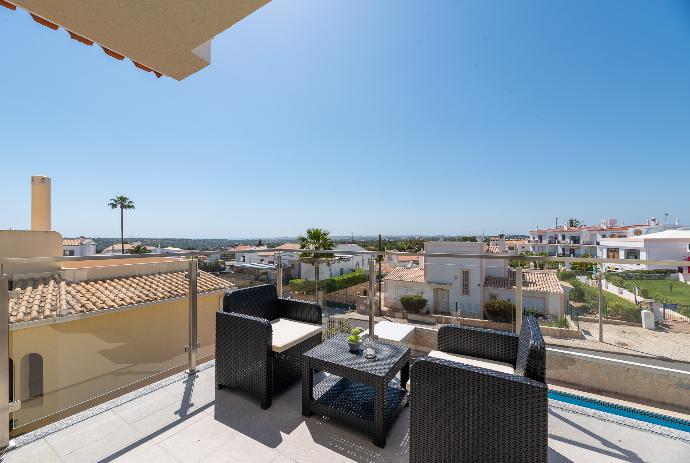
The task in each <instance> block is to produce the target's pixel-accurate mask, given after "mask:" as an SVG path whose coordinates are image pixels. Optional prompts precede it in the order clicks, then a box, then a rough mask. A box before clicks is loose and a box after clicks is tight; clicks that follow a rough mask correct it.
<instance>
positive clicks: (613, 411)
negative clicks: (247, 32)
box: [0, 250, 690, 462]
mask: <svg viewBox="0 0 690 463" xmlns="http://www.w3.org/2000/svg"><path fill="white" fill-rule="evenodd" d="M262 252H266V251H265V250H263V251H262ZM293 252H295V251H293ZM202 254H203V253H191V254H190V255H189V256H180V255H176V256H148V257H144V258H142V260H141V261H139V262H137V263H132V262H127V261H121V260H119V258H112V257H111V260H110V261H101V262H99V260H101V259H97V258H91V261H89V260H88V259H87V258H59V259H58V258H56V259H54V260H59V261H60V262H62V264H61V265H62V269H63V270H62V271H61V273H60V278H59V279H51V278H47V277H45V276H44V277H42V279H40V280H36V279H32V280H31V281H32V283H27V281H25V280H22V279H21V278H20V277H19V275H14V276H16V279H12V281H13V289H12V292H11V294H10V301H11V303H10V305H9V310H8V312H7V313H8V314H9V320H8V322H9V330H8V331H7V332H6V334H5V335H6V336H8V337H9V352H8V356H9V359H11V360H12V363H11V368H10V376H9V379H8V381H9V386H10V387H9V396H10V397H11V398H13V399H14V401H15V402H14V403H13V411H12V412H11V414H10V418H11V420H12V427H13V429H12V431H11V435H12V437H14V439H15V445H16V446H17V448H15V449H13V450H11V451H8V452H7V453H6V454H5V455H4V457H3V461H7V462H19V461H41V462H44V461H45V462H50V461H56V462H57V461H99V462H109V461H171V462H175V461H184V462H188V461H229V462H246V461H257V462H258V461H267V462H308V461H334V462H341V461H342V462H345V461H356V462H407V461H410V454H409V453H410V450H409V449H410V439H411V433H410V429H411V421H410V408H409V407H404V408H402V411H401V412H400V415H399V416H398V417H397V419H395V421H394V422H393V425H392V428H391V429H390V431H389V432H388V434H387V442H386V444H385V447H383V448H381V447H379V446H377V445H374V442H373V441H372V439H371V436H370V435H368V434H367V433H366V432H364V431H363V430H361V429H358V428H354V427H351V426H348V425H346V424H343V423H341V422H339V421H336V420H331V419H328V418H325V417H321V416H318V415H317V414H314V415H312V416H310V417H305V416H303V415H302V409H301V406H300V404H301V403H302V389H301V383H300V382H299V381H298V382H295V383H294V384H292V385H291V386H289V387H288V388H287V389H286V390H285V391H283V392H281V393H278V394H276V395H275V396H274V397H273V402H272V405H271V406H270V407H269V408H268V409H266V410H262V409H261V407H260V406H259V403H258V402H257V400H255V398H252V397H250V396H248V395H247V394H245V393H242V392H239V391H236V390H232V389H228V388H224V389H220V390H218V389H217V388H216V377H215V373H216V372H215V368H216V367H215V359H214V355H215V354H214V347H215V343H216V339H215V333H214V323H215V322H214V316H215V312H216V311H217V310H218V309H219V307H220V306H221V305H222V296H223V293H224V292H225V291H226V290H231V291H232V290H234V288H235V287H238V288H239V287H252V286H255V285H259V284H263V283H264V282H263V281H260V280H252V279H251V278H249V277H248V276H247V275H244V274H243V275H241V276H240V275H234V274H222V275H211V274H209V273H207V272H203V271H201V270H197V268H196V265H197V264H196V258H202V259H203V257H204V256H203V255H202ZM353 254H354V253H353ZM360 254H361V253H360ZM391 254H393V253H391ZM375 255H376V253H368V254H365V255H364V258H365V260H366V259H369V258H370V257H372V256H375ZM418 255H419V256H420V257H423V258H424V262H425V269H426V271H427V272H429V271H430V272H431V273H432V274H433V278H434V282H431V281H425V280H424V273H423V272H422V271H419V272H411V271H407V272H398V273H399V274H400V275H402V276H401V278H403V279H404V278H408V279H410V281H397V280H391V279H385V278H384V279H383V281H382V292H381V293H378V292H377V289H376V284H377V282H376V279H375V278H374V277H375V274H376V267H375V266H374V263H375V261H374V260H370V267H368V268H367V269H366V272H367V273H366V274H367V277H368V279H367V280H366V281H365V282H364V283H358V284H357V286H354V287H351V288H347V289H337V290H333V291H330V290H329V291H330V292H325V291H326V288H328V287H330V286H333V285H332V284H331V283H330V282H329V283H328V284H327V283H326V282H325V281H324V282H322V283H320V285H319V287H320V288H322V290H323V291H324V293H323V294H321V293H320V294H318V295H315V294H314V293H313V291H314V286H309V285H302V286H303V287H299V288H294V287H292V286H291V285H289V284H287V282H286V281H285V279H284V276H283V277H281V272H282V266H281V260H280V258H277V259H276V263H277V265H276V268H275V269H271V271H272V272H274V275H272V276H271V278H270V279H269V281H275V282H276V283H277V284H278V291H279V292H281V293H282V294H283V295H284V296H290V297H293V298H298V299H306V300H319V301H321V302H322V305H323V306H324V310H323V313H324V317H323V322H324V332H325V333H326V334H325V335H324V338H326V337H328V336H331V335H332V334H333V333H332V331H333V330H335V331H348V330H349V328H352V327H355V326H358V327H362V328H367V327H371V326H372V325H374V324H376V325H375V326H378V327H379V328H377V330H378V331H376V332H380V333H382V334H381V335H382V336H384V334H383V333H388V331H386V330H383V329H381V328H382V327H383V325H378V324H377V323H381V324H391V325H395V326H398V327H400V326H404V327H406V330H405V335H404V336H400V337H399V338H395V336H393V335H389V334H385V335H386V336H389V337H388V338H386V341H385V342H390V343H394V344H397V345H402V346H406V347H410V348H411V349H412V357H413V360H412V362H413V364H414V361H415V360H414V359H416V358H418V357H420V356H424V355H426V354H428V353H429V352H430V351H434V350H436V349H438V348H439V345H438V340H437V337H438V330H439V328H440V327H442V326H445V325H446V324H449V323H452V324H460V325H468V326H474V327H481V328H492V329H499V330H505V331H512V330H517V331H518V332H519V331H520V329H519V323H518V322H516V319H517V317H518V313H517V312H516V313H513V314H511V313H507V314H502V315H501V314H498V315H497V314H493V313H489V312H482V309H481V306H482V304H478V305H477V307H478V310H479V312H476V311H470V310H469V309H468V310H464V309H463V307H462V306H458V307H457V308H456V306H455V304H454V299H453V298H454V291H457V292H458V294H460V292H461V291H463V297H464V298H472V297H475V296H476V297H480V296H479V295H482V296H481V297H484V300H485V301H489V300H493V299H491V297H490V296H492V295H495V296H497V298H498V299H501V300H503V299H508V300H510V301H512V302H513V303H514V307H515V306H522V307H523V308H524V310H523V311H520V312H525V311H527V312H528V311H529V310H536V308H538V309H539V311H541V312H543V313H544V317H543V318H542V319H540V321H539V324H540V328H541V332H542V334H543V335H544V339H545V340H546V359H547V373H546V381H547V383H548V385H549V393H550V396H549V399H548V461H550V462H561V461H563V462H567V461H603V460H612V461H616V460H620V461H664V462H666V461H669V462H674V461H678V462H681V461H683V462H684V461H687V460H688V457H689V456H690V416H688V413H689V412H690V401H688V400H687V399H688V397H687V394H686V391H687V388H688V387H690V354H688V352H690V321H689V320H688V318H687V317H686V316H685V315H683V314H684V313H685V311H684V310H685V308H684V307H675V308H674V307H665V309H664V311H663V312H664V313H663V314H662V317H663V321H662V323H660V324H659V325H658V327H657V328H656V329H652V330H647V329H643V328H642V327H641V326H640V322H639V321H635V322H631V321H626V319H630V320H633V319H634V320H637V318H636V317H638V316H639V314H640V309H639V308H636V306H635V305H634V304H633V303H631V304H630V305H626V306H625V307H626V308H625V309H621V307H619V305H620V304H622V303H621V302H620V301H618V300H617V299H616V300H615V301H614V299H612V298H613V297H616V298H621V300H622V299H624V298H628V299H629V298H634V297H635V296H634V294H632V293H630V294H629V292H627V293H620V294H619V292H618V290H617V289H616V286H615V285H614V284H613V283H612V282H611V281H615V282H618V280H615V278H614V277H615V275H612V276H610V277H609V279H610V280H611V281H609V280H606V281H605V283H604V284H602V285H601V287H599V286H598V285H597V280H592V279H591V275H592V273H591V271H590V272H588V273H587V272H584V273H582V274H581V275H580V276H578V277H577V278H580V279H581V280H583V281H585V283H583V286H580V285H579V283H578V281H580V280H578V279H577V278H576V277H574V276H570V274H568V273H567V272H564V273H563V274H562V275H561V274H559V275H557V274H556V273H555V270H549V269H548V267H547V268H546V269H542V267H539V265H542V264H543V265H552V264H559V265H561V266H572V265H574V264H576V263H602V264H604V263H622V262H618V261H621V260H607V259H578V258H567V257H563V258H548V257H539V256H525V257H524V259H525V261H526V262H527V264H524V265H522V267H520V268H515V269H505V268H504V267H503V266H504V265H505V264H504V261H503V259H502V258H500V257H501V256H492V255H490V254H487V255H481V256H478V255H467V254H464V255H455V254H453V253H452V252H448V253H419V254H418ZM189 257H194V258H195V259H191V260H190V259H189ZM123 258H124V257H123ZM38 261H39V260H37V262H38ZM600 261H601V262H600ZM81 262H85V263H81ZM121 262H122V263H121ZM124 262H127V263H126V264H125V263H124ZM2 263H3V264H4V265H5V269H8V268H11V267H10V266H11V265H14V264H16V263H17V262H16V261H13V260H11V259H4V260H2ZM645 263H646V264H648V263H649V262H645ZM538 264H539V265H538ZM676 264H677V262H669V263H668V266H669V267H673V266H676ZM202 268H203V265H202ZM503 270H505V272H506V273H505V276H504V277H502V276H501V272H502V271H503ZM22 272H25V270H22ZM324 272H325V271H324ZM324 272H322V275H323V276H322V278H324V279H325V278H328V277H330V275H329V274H326V273H324ZM9 273H10V274H11V273H12V272H11V270H10V272H9ZM391 274H392V273H391ZM482 274H486V275H492V276H491V278H488V277H487V278H486V279H485V280H482V281H478V280H476V275H482ZM445 276H447V277H448V278H447V280H446V279H444V278H445ZM559 278H563V279H559ZM413 280H414V281H413ZM414 285H417V286H418V287H419V288H421V289H420V291H422V292H423V293H424V291H425V289H424V288H426V286H425V285H429V286H430V288H431V294H429V295H427V296H428V298H429V301H428V306H427V307H428V310H427V311H419V312H417V313H415V315H416V317H412V316H410V315H411V314H408V313H406V309H395V310H392V309H390V308H389V307H388V303H389V302H391V301H390V298H391V297H394V296H396V295H397V294H398V293H397V289H396V288H398V286H407V287H411V286H414ZM554 285H555V286H554ZM568 285H570V286H573V288H572V289H568ZM417 286H415V287H417ZM563 288H565V290H564V289H563ZM363 289H367V290H368V294H373V295H375V297H373V298H364V297H363V296H361V295H360V293H361V292H362V291H363ZM348 290H349V292H348ZM444 291H446V293H444ZM465 291H466V293H465ZM573 291H576V292H579V291H582V292H584V293H585V297H584V298H583V302H577V301H575V299H577V297H575V296H573V298H571V299H570V300H571V301H573V303H572V304H568V305H567V307H562V310H563V315H562V317H561V316H560V315H556V316H555V317H554V316H551V315H549V312H550V311H558V310H561V309H559V308H557V307H556V306H555V305H553V304H556V302H555V301H554V300H551V299H549V298H550V297H551V296H549V295H558V297H560V298H568V296H569V295H572V294H573ZM597 291H599V292H600V293H601V294H602V297H603V301H604V306H603V307H602V310H601V318H599V319H598V318H597V313H596V307H592V301H593V300H596V298H593V297H590V293H591V294H596V293H597ZM676 291H679V290H678V289H676ZM424 294H425V295H426V293H424ZM631 294H632V295H631ZM396 297H397V296H396ZM578 297H579V296H578ZM379 300H380V301H381V308H380V309H379V308H378V307H377V303H378V302H379ZM542 300H543V302H541V301H542ZM640 302H641V303H643V304H645V307H647V304H648V301H647V300H645V301H640ZM0 303H2V299H0ZM540 303H543V305H541V306H540V305H539V304H540ZM652 303H653V301H652V302H649V304H650V307H651V304H652ZM444 304H445V305H444ZM355 309H356V310H355ZM362 309H364V310H362ZM401 310H402V312H401ZM473 310H474V309H473ZM516 310H517V309H516ZM625 310H627V312H626V311H625ZM554 313H555V312H554ZM369 314H373V315H375V316H370V315H369ZM505 315H507V316H508V318H503V319H501V317H502V316H503V317H504V316H505ZM118 320H120V321H118ZM561 322H563V324H561ZM123 326H124V327H125V328H122V327H123ZM387 326H389V325H387ZM32 330H35V331H36V332H37V333H38V335H37V336H35V337H33V338H30V337H29V334H31V332H32ZM389 331H390V330H389ZM392 331H396V330H395V329H393V330H392ZM598 333H599V335H598ZM0 335H1V333H0ZM394 338H395V339H394ZM190 346H196V348H191V347H190ZM32 349H33V350H32ZM32 353H35V354H37V355H39V356H40V359H39V357H37V356H34V355H31V354H32ZM39 367H40V369H39ZM186 370H196V371H195V372H194V373H192V374H189V373H188V372H187V371H186ZM36 371H41V375H40V381H39V379H38V378H39V376H37V373H36ZM329 377H330V376H329V374H328V373H318V375H317V377H316V378H315V382H318V381H322V380H327V379H328V378H329ZM0 379H1V378H0ZM394 381H398V382H399V381H401V377H400V375H398V376H397V379H395V380H394ZM39 384H40V388H39ZM645 384H649V385H650V387H646V386H645ZM0 386H1V384H0ZM0 389H1V388H0ZM408 390H409V392H410V395H411V397H412V399H411V400H414V393H415V389H414V387H410V388H409V389H408ZM0 392H2V391H1V390H0ZM659 392H663V394H660V393H659ZM515 400H516V401H519V400H521V399H518V398H516V399H515ZM492 438H495V439H500V435H496V436H495V437H492ZM499 445H500V443H499Z"/></svg>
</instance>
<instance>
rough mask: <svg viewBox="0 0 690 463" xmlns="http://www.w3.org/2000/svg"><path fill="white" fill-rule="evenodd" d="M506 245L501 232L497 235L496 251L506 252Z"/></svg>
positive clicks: (504, 236) (504, 237)
mask: <svg viewBox="0 0 690 463" xmlns="http://www.w3.org/2000/svg"><path fill="white" fill-rule="evenodd" d="M506 251H508V247H507V246H506V235H504V234H503V233H501V234H500V235H498V252H506Z"/></svg>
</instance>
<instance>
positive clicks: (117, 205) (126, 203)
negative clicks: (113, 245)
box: [108, 195, 134, 254]
mask: <svg viewBox="0 0 690 463" xmlns="http://www.w3.org/2000/svg"><path fill="white" fill-rule="evenodd" d="M108 206H110V208H111V209H120V244H121V245H122V254H124V253H125V209H134V202H133V201H132V200H131V199H129V198H128V197H127V196H123V195H120V196H115V197H114V198H112V199H111V200H110V202H109V203H108Z"/></svg>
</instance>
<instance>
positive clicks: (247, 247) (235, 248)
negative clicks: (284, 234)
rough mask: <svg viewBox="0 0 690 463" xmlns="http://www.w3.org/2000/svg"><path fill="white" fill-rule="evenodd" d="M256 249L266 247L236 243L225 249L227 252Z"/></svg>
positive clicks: (264, 247)
mask: <svg viewBox="0 0 690 463" xmlns="http://www.w3.org/2000/svg"><path fill="white" fill-rule="evenodd" d="M256 249H266V246H261V247H257V246H252V245H251V244H238V245H237V246H232V247H230V248H228V249H227V251H228V252H237V251H254V250H256Z"/></svg>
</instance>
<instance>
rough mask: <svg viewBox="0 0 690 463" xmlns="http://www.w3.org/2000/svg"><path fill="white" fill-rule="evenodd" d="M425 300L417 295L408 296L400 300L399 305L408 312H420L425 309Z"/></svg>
mask: <svg viewBox="0 0 690 463" xmlns="http://www.w3.org/2000/svg"><path fill="white" fill-rule="evenodd" d="M426 303H427V300H426V298H425V297H424V296H421V295H419V294H408V295H407V296H402V297H401V298H400V304H401V305H402V306H403V309H405V310H406V311H408V312H420V311H421V310H422V309H424V307H426Z"/></svg>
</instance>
